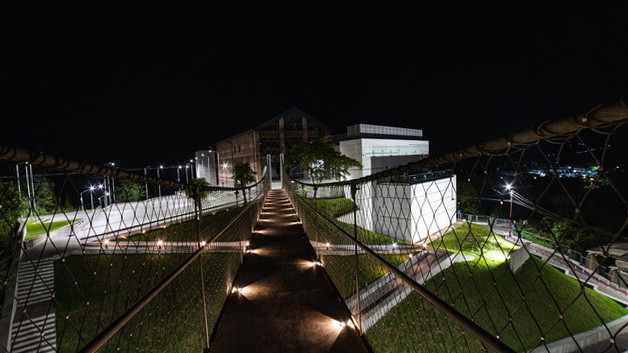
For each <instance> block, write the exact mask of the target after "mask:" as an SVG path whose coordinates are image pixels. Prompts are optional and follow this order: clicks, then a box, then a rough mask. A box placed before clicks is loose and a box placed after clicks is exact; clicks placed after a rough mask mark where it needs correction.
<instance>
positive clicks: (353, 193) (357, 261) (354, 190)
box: [351, 183, 362, 334]
mask: <svg viewBox="0 0 628 353" xmlns="http://www.w3.org/2000/svg"><path fill="white" fill-rule="evenodd" d="M357 191H358V186H357V185H356V184H354V183H352V184H351V199H352V200H353V237H354V238H355V239H356V240H357V241H359V239H358V217H357V212H358V203H357V202H356V200H355V196H356V194H357ZM354 251H355V298H356V314H357V319H358V328H359V332H360V334H362V311H361V309H360V272H359V271H360V259H359V257H358V245H357V243H356V244H354Z"/></svg>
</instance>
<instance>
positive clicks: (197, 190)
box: [185, 178, 209, 219]
mask: <svg viewBox="0 0 628 353" xmlns="http://www.w3.org/2000/svg"><path fill="white" fill-rule="evenodd" d="M188 184H190V185H192V187H191V188H189V189H187V190H186V191H185V193H186V195H187V196H188V197H189V198H191V199H192V200H194V205H195V206H196V209H197V210H198V218H197V219H200V217H201V214H202V212H203V207H202V204H201V200H203V199H204V198H206V197H207V195H209V190H206V189H204V187H206V186H209V183H208V182H207V180H205V179H204V178H194V179H190V181H189V182H188Z"/></svg>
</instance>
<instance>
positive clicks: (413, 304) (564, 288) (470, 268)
mask: <svg viewBox="0 0 628 353" xmlns="http://www.w3.org/2000/svg"><path fill="white" fill-rule="evenodd" d="M463 227H466V228H462V229H461V228H458V229H457V230H456V231H455V232H450V233H448V234H447V235H445V236H444V237H443V239H440V240H437V241H435V242H433V243H432V244H431V246H433V247H437V248H438V247H440V248H447V249H448V250H450V251H456V252H462V253H465V254H468V255H473V256H475V259H474V260H473V261H470V262H460V263H455V264H454V265H452V267H450V268H448V269H446V270H444V271H442V272H441V273H440V274H439V275H438V276H437V277H435V278H433V279H431V280H430V281H428V282H427V283H426V284H425V286H426V288H427V289H429V290H430V291H431V292H432V293H435V294H437V295H438V296H439V297H440V298H441V299H443V300H445V301H446V302H447V303H449V304H450V305H452V306H453V307H454V308H456V309H457V310H458V311H459V312H461V313H462V314H463V315H465V316H467V317H469V318H472V319H473V321H474V322H475V323H477V324H478V325H480V326H481V327H483V328H484V329H485V330H487V331H488V332H490V333H491V334H494V335H499V337H500V339H501V340H502V341H503V342H504V343H506V344H507V345H508V346H510V347H511V348H513V349H514V350H515V351H523V350H529V349H531V348H534V347H536V346H538V345H540V344H542V342H552V341H555V340H558V339H561V338H564V337H567V336H570V335H575V334H576V333H579V332H584V331H587V330H590V329H592V328H595V327H597V326H600V325H602V324H603V323H605V322H609V321H612V320H614V319H617V318H619V317H621V316H623V315H626V314H628V310H627V309H626V308H624V307H622V306H621V305H619V304H617V303H616V302H615V301H613V300H611V299H610V298H608V297H606V296H604V295H602V294H600V293H597V292H595V291H594V290H592V289H590V288H587V287H585V286H582V285H581V284H580V283H578V281H577V280H575V279H573V278H570V277H568V276H566V275H565V274H564V273H562V272H561V271H559V270H557V269H556V268H554V267H552V266H550V265H548V264H545V263H544V262H543V261H542V260H540V259H538V258H536V257H534V256H532V257H531V258H530V260H528V261H527V262H526V263H525V264H524V266H523V267H522V268H521V270H520V272H519V273H517V274H513V273H512V272H511V271H510V269H509V267H508V262H507V261H504V260H500V259H499V256H495V255H494V254H493V253H494V252H497V253H499V254H507V253H508V252H509V251H510V250H511V249H512V248H513V247H512V244H510V245H509V243H507V242H505V240H503V238H502V239H500V238H501V237H500V236H498V235H495V234H492V233H490V232H488V230H487V229H486V228H484V227H481V226H476V225H471V227H468V226H463ZM478 227H479V228H478ZM480 228H484V229H480ZM487 255H488V256H487ZM426 318H428V319H427V320H426ZM409 323H412V324H409ZM411 326H414V330H411V329H410V328H411ZM415 330H419V331H420V334H419V335H420V336H419V337H414V336H413V335H416V334H417V333H416V331H415ZM367 338H368V339H369V342H370V343H371V345H372V346H373V348H374V350H375V351H377V352H410V351H413V352H414V351H419V352H453V351H469V350H470V351H475V350H479V348H480V345H479V344H478V342H477V341H476V340H475V339H474V338H472V337H470V335H469V334H464V335H462V334H461V329H460V328H459V327H458V326H457V325H456V324H454V323H453V321H451V320H449V319H446V318H445V316H444V315H443V313H441V312H439V311H438V310H436V309H434V308H433V307H432V306H431V305H430V304H429V303H427V301H426V300H425V299H423V298H422V297H421V296H420V295H419V294H417V293H414V292H413V293H412V294H411V295H410V296H408V297H407V298H406V299H405V300H403V301H402V302H401V303H399V305H397V306H396V307H394V308H393V309H392V310H391V311H389V312H388V313H387V314H386V316H385V317H384V318H383V319H381V320H380V321H379V322H378V323H377V324H376V325H375V326H373V327H372V328H371V329H369V331H368V332H367ZM408 344H411V345H412V346H408Z"/></svg>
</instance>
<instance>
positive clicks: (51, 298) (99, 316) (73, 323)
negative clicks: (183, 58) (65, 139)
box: [0, 148, 269, 352]
mask: <svg viewBox="0 0 628 353" xmlns="http://www.w3.org/2000/svg"><path fill="white" fill-rule="evenodd" d="M1 152H2V153H0V154H2V157H3V158H2V159H3V160H5V162H0V168H2V173H1V174H2V175H3V176H4V177H3V179H1V180H0V236H1V237H2V239H0V240H1V242H0V243H1V245H2V248H1V249H0V252H1V253H0V254H1V259H2V261H1V263H0V266H1V267H0V276H1V279H2V287H1V291H2V292H1V294H2V303H1V304H2V311H1V312H2V317H1V319H0V335H1V336H2V337H0V338H1V341H0V344H1V345H0V348H1V349H0V351H7V352H36V351H39V352H57V351H58V352H76V351H94V350H96V349H98V350H99V351H103V352H109V351H111V352H119V351H125V352H131V351H133V352H136V351H167V352H190V351H196V352H200V351H203V350H204V349H205V348H207V347H208V342H209V335H210V334H211V330H212V328H213V326H214V324H215V323H216V321H217V319H218V317H219V315H220V312H221V309H222V306H223V303H224V302H225V300H226V298H227V296H228V295H229V294H230V293H231V286H232V283H233V280H234V278H235V274H236V272H237V270H238V267H239V266H240V263H241V260H242V253H243V251H244V250H245V248H246V243H247V241H248V239H249V238H250V236H251V230H252V228H253V225H254V222H255V220H256V219H257V216H258V212H259V209H260V207H259V205H260V203H261V200H262V198H263V197H264V195H265V194H266V191H267V189H268V187H269V182H268V180H267V179H266V178H263V180H262V181H261V182H259V183H257V184H255V185H253V186H251V187H248V188H246V189H244V190H243V189H236V188H218V187H210V186H198V185H193V184H183V183H181V184H180V183H174V182H168V181H166V180H160V179H155V178H149V177H146V176H141V175H133V174H130V173H126V172H122V171H120V170H114V169H109V168H94V167H93V166H92V167H90V166H86V165H83V164H76V163H75V162H71V161H63V160H58V159H53V161H52V162H50V160H51V157H46V156H44V157H42V156H40V155H35V156H28V157H27V158H24V155H25V153H24V152H23V151H16V150H14V149H10V148H4V149H2V151H1ZM90 168H91V169H90ZM147 191H148V192H149V194H147ZM243 192H245V193H246V199H245V198H243V194H242V193H243Z"/></svg>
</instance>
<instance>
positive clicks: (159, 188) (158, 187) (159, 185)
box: [157, 166, 161, 197]
mask: <svg viewBox="0 0 628 353" xmlns="http://www.w3.org/2000/svg"><path fill="white" fill-rule="evenodd" d="M160 168H161V166H159V167H157V179H159V169H160ZM157 190H159V197H161V184H157Z"/></svg>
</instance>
